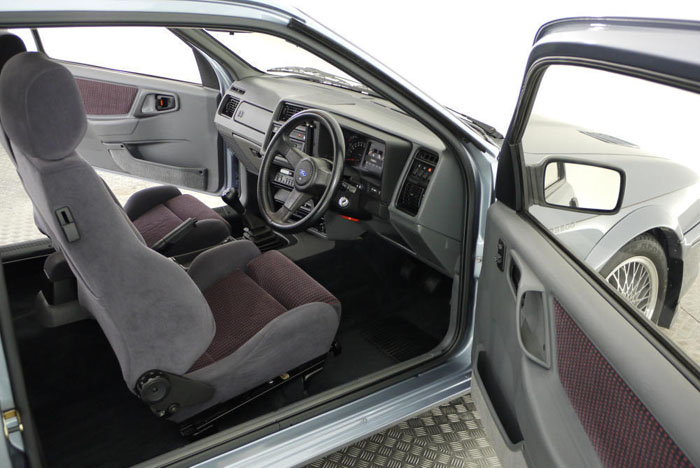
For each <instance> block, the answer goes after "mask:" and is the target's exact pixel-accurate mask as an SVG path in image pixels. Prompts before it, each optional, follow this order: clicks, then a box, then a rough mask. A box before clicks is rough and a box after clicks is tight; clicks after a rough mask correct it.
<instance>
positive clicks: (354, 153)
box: [345, 135, 367, 166]
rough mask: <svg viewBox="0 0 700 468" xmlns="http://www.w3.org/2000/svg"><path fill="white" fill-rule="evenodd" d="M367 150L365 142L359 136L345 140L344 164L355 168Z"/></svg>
mask: <svg viewBox="0 0 700 468" xmlns="http://www.w3.org/2000/svg"><path fill="white" fill-rule="evenodd" d="M365 149H367V140H365V139H364V138H362V137H361V136H359V135H353V136H351V137H350V138H348V140H347V144H346V146H345V162H346V163H348V164H350V165H351V166H356V165H358V164H360V163H361V162H362V157H363V156H364V155H365Z"/></svg>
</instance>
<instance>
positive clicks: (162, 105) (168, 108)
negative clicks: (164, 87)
mask: <svg viewBox="0 0 700 468" xmlns="http://www.w3.org/2000/svg"><path fill="white" fill-rule="evenodd" d="M179 108H180V100H179V99H178V97H177V95H175V94H168V93H148V94H146V95H145V96H143V98H142V100H141V106H140V107H139V111H138V112H137V113H136V117H147V116H150V115H156V114H164V113H167V112H175V111H177V110H178V109H179Z"/></svg>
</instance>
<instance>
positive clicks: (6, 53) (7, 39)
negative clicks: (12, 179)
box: [0, 32, 27, 162]
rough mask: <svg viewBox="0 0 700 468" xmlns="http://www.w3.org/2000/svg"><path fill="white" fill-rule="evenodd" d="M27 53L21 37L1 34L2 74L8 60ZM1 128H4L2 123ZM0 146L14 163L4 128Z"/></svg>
mask: <svg viewBox="0 0 700 468" xmlns="http://www.w3.org/2000/svg"><path fill="white" fill-rule="evenodd" d="M26 51H27V47H26V46H25V45H24V41H23V40H22V39H20V38H19V36H16V35H14V34H12V33H9V32H0V72H2V69H3V67H4V66H5V64H6V63H7V61H8V60H10V59H11V58H12V57H14V56H15V55H17V54H20V53H22V52H26ZM0 127H2V123H1V122H0ZM0 145H2V147H3V148H4V149H5V151H6V152H7V155H8V156H9V157H10V159H11V160H12V161H13V162H14V160H15V156H14V155H13V154H12V148H10V142H9V141H8V139H7V135H6V134H5V129H4V128H2V129H1V131H0Z"/></svg>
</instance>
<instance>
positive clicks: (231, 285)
mask: <svg viewBox="0 0 700 468" xmlns="http://www.w3.org/2000/svg"><path fill="white" fill-rule="evenodd" d="M245 242H246V241H238V242H233V243H232V244H229V247H230V246H231V245H234V246H235V245H236V244H240V245H241V246H243V243H245ZM219 249H225V246H222V247H219V248H217V249H213V250H210V251H209V253H210V254H214V253H215V252H216V250H219ZM226 250H228V249H226ZM222 251H223V250H222ZM210 257H211V258H212V261H214V259H215V257H214V256H210ZM216 260H217V261H218V262H221V261H222V260H223V261H225V259H221V258H216ZM197 263H201V261H200V262H197ZM205 263H209V262H208V261H206V262H205ZM234 263H235V262H234ZM198 269H201V268H198ZM195 282H196V278H195ZM204 297H205V299H206V300H207V302H208V303H209V307H210V308H211V311H212V314H213V315H214V320H215V322H216V334H215V335H214V339H213V340H212V342H211V344H210V345H209V348H208V349H207V351H206V352H205V353H204V354H203V355H202V356H201V357H200V358H199V359H198V360H197V361H196V362H195V363H194V364H193V365H192V368H191V369H190V371H189V372H193V371H195V370H197V369H199V368H202V367H205V366H207V365H210V364H212V363H214V362H216V361H218V360H220V359H222V358H224V357H226V356H228V355H229V354H231V353H233V352H234V351H236V350H237V349H239V348H240V347H241V346H243V344H245V343H246V342H247V341H248V340H250V339H251V338H252V337H253V336H254V335H255V334H256V333H258V332H259V331H260V330H262V329H263V328H264V327H265V326H266V325H267V324H268V323H270V322H271V321H273V320H274V319H275V318H277V317H279V316H280V315H282V314H284V313H285V312H287V311H289V310H292V309H295V308H297V307H299V306H302V305H305V304H310V303H318V302H320V303H325V304H329V305H331V306H332V307H333V308H334V309H335V311H336V313H337V314H338V315H339V314H340V301H338V299H336V297H335V296H333V294H331V293H330V292H329V291H328V290H327V289H326V288H324V287H323V286H321V285H320V284H319V283H317V282H316V280H314V279H313V278H312V277H311V276H309V275H308V274H307V273H306V272H304V270H302V269H301V268H299V267H298V266H297V265H296V264H294V262H292V261H291V260H289V259H288V258H287V257H285V256H284V255H283V254H282V253H281V252H279V251H276V250H272V251H269V252H265V253H264V254H261V255H258V256H256V257H255V258H253V259H252V260H250V261H249V262H248V264H247V266H246V268H245V271H244V270H241V269H237V270H234V271H232V272H230V273H228V274H227V275H226V276H224V277H223V278H221V279H219V280H218V281H216V282H215V283H213V284H211V285H210V286H208V287H207V288H206V289H205V290H204Z"/></svg>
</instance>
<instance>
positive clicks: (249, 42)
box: [207, 30, 359, 85]
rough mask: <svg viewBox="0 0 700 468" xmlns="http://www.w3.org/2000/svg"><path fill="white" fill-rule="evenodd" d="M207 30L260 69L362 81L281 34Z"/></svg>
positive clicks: (275, 72) (276, 72) (274, 72)
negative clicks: (278, 35)
mask: <svg viewBox="0 0 700 468" xmlns="http://www.w3.org/2000/svg"><path fill="white" fill-rule="evenodd" d="M207 32H208V33H209V34H211V35H212V36H213V37H214V38H215V39H216V40H217V41H219V42H221V43H222V44H223V45H224V46H226V47H227V48H228V49H229V50H230V51H231V52H233V53H234V54H236V55H238V56H239V57H241V58H242V59H243V60H245V61H246V62H248V63H249V64H250V65H252V66H253V67H255V68H257V69H258V70H260V71H264V72H267V73H273V74H277V75H287V76H288V75H306V76H308V77H309V78H319V77H320V76H321V75H333V76H335V77H338V78H341V79H342V80H345V81H348V82H349V83H348V85H353V84H355V85H357V84H359V82H358V81H357V80H355V79H354V78H352V77H350V76H349V75H348V74H347V73H344V72H342V71H341V70H339V69H337V68H336V67H334V66H333V65H331V64H330V63H328V62H326V61H325V60H323V59H321V58H319V57H317V56H315V55H314V54H312V53H311V52H308V51H306V50H304V49H302V48H301V47H298V46H296V45H294V44H292V43H290V42H287V41H285V40H284V39H280V38H279V37H275V36H271V35H269V34H263V33H256V32H240V31H235V32H228V31H212V30H207ZM314 70H315V71H314ZM318 72H320V73H318Z"/></svg>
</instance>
